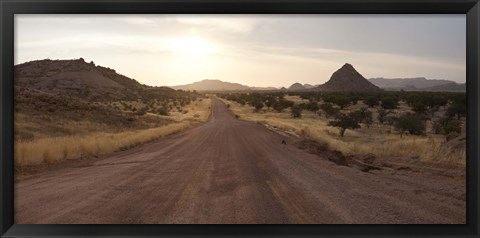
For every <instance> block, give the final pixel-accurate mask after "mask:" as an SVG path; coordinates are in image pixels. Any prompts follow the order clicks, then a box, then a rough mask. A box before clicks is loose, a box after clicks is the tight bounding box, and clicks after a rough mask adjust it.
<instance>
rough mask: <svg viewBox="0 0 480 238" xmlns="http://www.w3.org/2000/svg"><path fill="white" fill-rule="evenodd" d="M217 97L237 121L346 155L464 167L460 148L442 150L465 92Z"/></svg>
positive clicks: (460, 118) (458, 128)
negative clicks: (374, 155)
mask: <svg viewBox="0 0 480 238" xmlns="http://www.w3.org/2000/svg"><path fill="white" fill-rule="evenodd" d="M218 96H219V97H221V98H222V99H223V100H224V101H225V102H227V103H228V104H230V105H231V106H230V110H232V112H233V113H235V114H236V115H237V116H238V117H239V118H240V119H243V120H249V121H257V122H262V123H265V124H267V125H269V126H271V127H274V128H277V129H281V130H284V131H287V132H290V133H294V134H296V135H301V136H305V137H308V138H310V139H313V140H315V141H317V142H321V143H325V144H326V145H328V146H329V147H330V148H331V149H334V150H339V151H341V152H343V153H346V154H359V153H374V154H376V155H378V156H386V157H409V158H415V159H422V160H429V161H440V162H447V163H454V164H464V163H465V148H464V147H465V146H463V147H462V148H461V149H459V147H458V146H457V147H456V148H455V149H453V148H450V149H445V146H444V145H445V144H446V143H448V141H449V140H451V139H452V138H456V137H457V136H458V135H460V134H461V133H462V128H464V125H465V116H466V95H465V93H452V92H403V91H397V92H386V91H383V92H343V93H342V92H252V93H220V94H218ZM446 150H447V151H448V153H446V154H448V155H446V154H445V151H446Z"/></svg>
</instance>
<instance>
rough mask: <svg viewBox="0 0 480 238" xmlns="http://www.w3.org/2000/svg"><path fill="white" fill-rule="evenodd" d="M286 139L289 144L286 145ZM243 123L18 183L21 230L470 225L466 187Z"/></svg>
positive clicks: (222, 123)
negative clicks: (325, 153)
mask: <svg viewBox="0 0 480 238" xmlns="http://www.w3.org/2000/svg"><path fill="white" fill-rule="evenodd" d="M282 140H285V141H286V144H282ZM295 140H298V139H296V138H295V137H289V136H286V135H282V134H279V133H277V132H274V131H271V130H269V129H267V128H265V127H264V126H262V125H260V124H256V123H251V122H245V121H241V120H238V119H236V118H235V117H234V116H233V115H232V114H231V113H230V112H229V111H228V109H227V108H226V106H225V105H224V104H223V103H222V102H221V101H219V100H217V99H214V100H213V101H212V115H211V118H210V120H209V121H208V122H207V123H205V124H203V125H201V126H198V127H195V128H193V129H190V130H187V131H184V132H182V133H178V134H175V135H172V136H169V137H166V138H163V139H160V140H157V141H155V142H152V143H149V144H146V145H143V146H141V147H138V148H134V149H131V150H128V151H123V152H118V153H113V154H110V155H108V156H104V157H102V158H98V159H94V160H89V161H87V162H82V163H78V164H75V163H74V164H72V165H69V166H65V167H64V168H61V169H57V170H55V171H47V172H43V173H39V174H35V175H32V176H30V177H28V178H25V179H21V180H19V181H17V182H16V184H15V221H16V223H367V224H368V223H465V219H466V218H465V197H464V196H465V185H464V181H463V182H462V180H461V179H455V178H450V177H445V176H441V175H438V176H432V175H424V174H422V173H418V172H411V171H397V172H395V173H392V172H391V171H384V170H379V171H377V170H375V171H372V172H368V173H367V172H362V171H360V170H358V169H354V168H350V167H346V166H339V165H337V164H334V163H332V162H330V161H328V160H326V159H324V158H322V157H319V156H317V155H313V154H309V153H307V152H305V151H303V150H300V149H299V148H297V147H296V146H293V145H292V144H293V143H294V142H295Z"/></svg>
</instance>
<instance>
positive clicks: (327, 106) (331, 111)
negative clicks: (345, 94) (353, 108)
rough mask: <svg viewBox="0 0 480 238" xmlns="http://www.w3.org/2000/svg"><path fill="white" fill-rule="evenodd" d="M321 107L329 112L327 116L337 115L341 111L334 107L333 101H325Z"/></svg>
mask: <svg viewBox="0 0 480 238" xmlns="http://www.w3.org/2000/svg"><path fill="white" fill-rule="evenodd" d="M320 109H322V110H323V111H324V112H325V113H326V114H327V117H331V116H335V115H336V114H337V113H338V112H339V110H338V109H337V108H334V107H333V105H332V104H331V103H324V104H322V105H320Z"/></svg>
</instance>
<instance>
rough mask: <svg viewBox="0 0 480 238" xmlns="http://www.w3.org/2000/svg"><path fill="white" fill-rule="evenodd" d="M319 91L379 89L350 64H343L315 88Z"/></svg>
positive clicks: (367, 90)
mask: <svg viewBox="0 0 480 238" xmlns="http://www.w3.org/2000/svg"><path fill="white" fill-rule="evenodd" d="M315 89H316V90H319V91H329V92H378V91H381V89H380V88H379V87H377V86H375V85H373V84H372V83H370V82H369V81H368V80H367V79H365V78H364V77H363V76H362V75H361V74H360V73H358V72H357V70H355V68H353V66H352V65H351V64H348V63H347V64H345V65H343V66H342V67H341V68H340V69H338V70H337V71H335V72H334V73H333V74H332V76H331V77H330V80H328V81H327V82H326V83H324V84H322V85H320V86H318V87H316V88H315Z"/></svg>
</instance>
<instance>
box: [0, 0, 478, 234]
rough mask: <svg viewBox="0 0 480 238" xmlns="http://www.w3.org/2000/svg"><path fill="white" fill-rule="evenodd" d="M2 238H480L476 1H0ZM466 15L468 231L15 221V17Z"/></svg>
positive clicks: (415, 227) (432, 227)
mask: <svg viewBox="0 0 480 238" xmlns="http://www.w3.org/2000/svg"><path fill="white" fill-rule="evenodd" d="M0 11H1V20H0V22H1V47H0V55H1V61H0V62H1V63H0V73H1V81H0V98H1V106H0V115H1V126H0V133H1V137H0V138H1V139H0V152H1V163H0V184H1V185H0V186H1V188H0V209H1V216H0V234H1V236H2V237H26V236H29V237H53V236H55V237H73V236H77V237H78V236H81V237H104V236H109V237H116V236H118V237H142V236H144V237H146V236H164V237H185V236H198V237H212V236H218V237H233V236H252V237H253V236H270V237H280V236H281V237H301V236H315V237H372V236H375V237H479V227H480V225H479V219H478V213H479V210H478V209H479V197H478V192H479V183H478V181H479V175H478V172H479V171H480V168H479V164H478V158H479V154H478V147H479V145H480V144H479V133H478V127H479V120H480V114H479V92H480V85H479V82H478V81H479V79H480V74H479V68H480V65H479V62H480V61H479V55H480V54H479V49H480V47H479V46H480V24H479V23H480V18H479V17H480V4H479V3H478V0H415V1H413V0H297V1H296V0H140V1H134V0H118V1H110V0H102V1H94V0H73V1H68V0H38V1H31V0H0ZM60 13H61V14H153V13H155V14H172V13H175V14H219V13H223V14H333V13H335V14H466V27H467V36H466V39H467V54H466V56H467V59H466V62H467V106H468V115H467V166H466V169H467V171H466V172H467V179H468V180H467V224H466V225H19V224H14V220H13V216H14V211H13V207H14V206H13V202H14V199H13V197H14V190H13V66H14V15H15V14H60Z"/></svg>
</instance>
